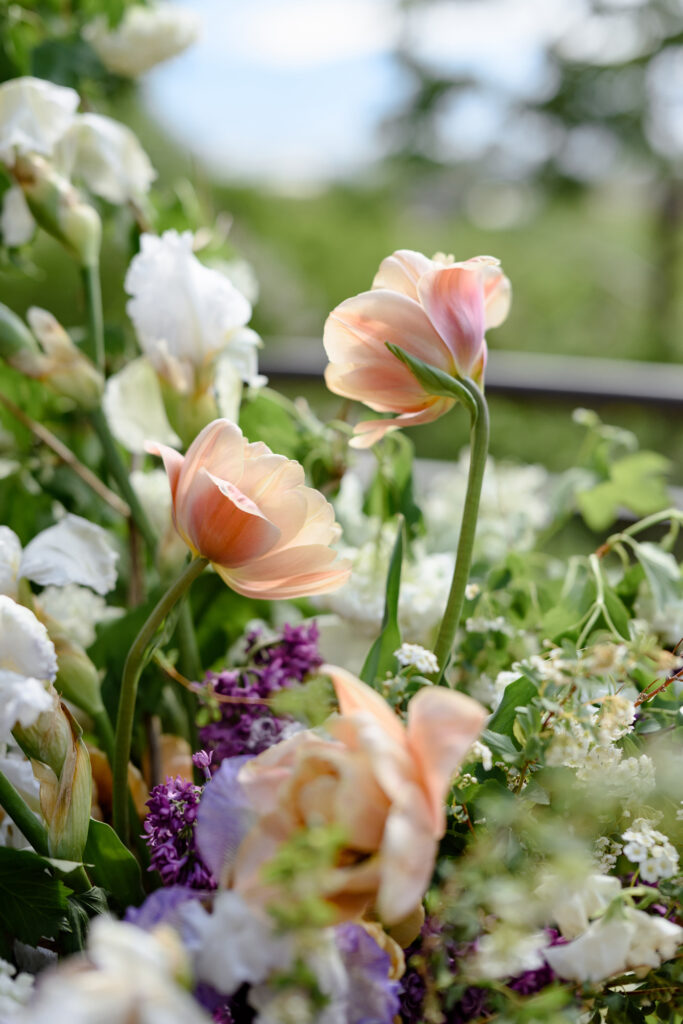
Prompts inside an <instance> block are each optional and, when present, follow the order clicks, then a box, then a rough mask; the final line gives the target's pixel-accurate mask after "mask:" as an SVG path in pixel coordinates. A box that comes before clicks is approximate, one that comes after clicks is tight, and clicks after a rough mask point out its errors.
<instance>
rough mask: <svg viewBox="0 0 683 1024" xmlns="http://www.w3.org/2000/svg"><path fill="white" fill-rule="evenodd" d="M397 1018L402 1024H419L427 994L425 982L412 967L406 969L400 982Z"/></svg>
mask: <svg viewBox="0 0 683 1024" xmlns="http://www.w3.org/2000/svg"><path fill="white" fill-rule="evenodd" d="M400 986H401V987H400V990H399V1016H400V1018H401V1020H402V1021H403V1022H404V1024H419V1021H421V1020H422V1004H423V1003H424V998H425V995H426V994H427V986H426V984H425V980H424V978H423V977H422V975H421V974H420V972H419V971H417V970H416V969H415V968H414V967H408V968H407V969H406V972H405V974H404V975H403V977H402V978H401V981H400Z"/></svg>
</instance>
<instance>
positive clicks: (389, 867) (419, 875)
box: [376, 784, 437, 924]
mask: <svg viewBox="0 0 683 1024" xmlns="http://www.w3.org/2000/svg"><path fill="white" fill-rule="evenodd" d="M436 849H437V844H436V840H435V838H434V836H433V834H432V833H431V832H430V829H429V813H428V810H427V808H426V805H425V800H424V796H423V794H422V792H421V791H420V789H419V788H418V787H417V786H415V785H413V786H411V785H410V784H406V786H405V789H404V793H403V799H402V801H401V804H400V805H398V806H394V807H393V808H392V810H391V812H390V814H389V817H388V819H387V823H386V826H385V829H384V836H383V838H382V846H381V849H380V863H381V865H382V878H381V882H380V885H379V891H378V893H377V904H376V905H377V912H378V914H379V917H380V920H381V921H382V922H383V923H384V924H395V923H396V922H398V921H402V920H403V918H405V917H407V916H408V915H409V914H410V913H412V911H414V910H415V908H416V907H418V906H419V905H420V903H421V902H422V897H423V895H424V893H425V890H426V888H427V886H428V885H429V880H430V878H431V877H432V872H433V870H434V861H435V858H436Z"/></svg>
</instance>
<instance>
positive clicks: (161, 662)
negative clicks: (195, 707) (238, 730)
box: [154, 651, 273, 707]
mask: <svg viewBox="0 0 683 1024" xmlns="http://www.w3.org/2000/svg"><path fill="white" fill-rule="evenodd" d="M154 660H155V661H156V663H157V665H158V666H159V668H160V669H161V670H162V672H165V673H166V675H167V676H168V677H169V678H170V679H173V681H174V682H176V683H180V685H181V686H184V687H185V689H186V690H190V691H191V692H192V693H194V694H197V696H198V697H201V693H199V692H198V691H197V690H196V688H195V685H194V683H192V682H190V680H189V679H187V678H186V677H185V676H184V675H182V673H181V672H179V671H178V669H177V668H176V667H175V665H172V664H171V663H170V661H167V660H166V659H165V658H164V656H163V655H162V654H159V652H158V651H156V652H155V654H154ZM210 699H211V700H215V701H217V702H218V703H219V704H262V705H265V706H266V707H268V706H269V705H270V704H272V703H273V702H272V700H271V699H270V698H269V697H247V696H246V695H245V696H244V697H231V696H228V695H227V694H225V693H216V692H215V691H214V692H212V693H211V696H210Z"/></svg>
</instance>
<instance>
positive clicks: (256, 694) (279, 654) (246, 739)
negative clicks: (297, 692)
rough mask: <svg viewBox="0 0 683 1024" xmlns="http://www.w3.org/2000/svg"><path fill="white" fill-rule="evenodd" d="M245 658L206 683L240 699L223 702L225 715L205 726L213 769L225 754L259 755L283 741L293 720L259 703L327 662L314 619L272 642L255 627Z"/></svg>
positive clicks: (212, 675) (288, 629) (202, 734)
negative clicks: (324, 661) (274, 712)
mask: <svg viewBox="0 0 683 1024" xmlns="http://www.w3.org/2000/svg"><path fill="white" fill-rule="evenodd" d="M246 656H247V664H246V665H244V666H243V667H241V668H236V669H227V670H225V671H224V672H218V673H214V672H209V673H207V675H206V679H205V681H204V685H205V686H206V685H208V686H209V688H210V690H211V691H212V692H213V693H214V694H216V695H218V696H223V697H231V698H237V700H235V701H234V702H221V703H220V718H219V719H218V720H217V721H213V722H209V723H208V724H207V725H205V726H203V727H202V728H201V729H200V733H199V735H200V738H201V741H202V744H203V746H204V747H205V748H206V749H207V750H209V751H213V755H214V756H213V761H212V764H211V769H212V771H215V770H216V768H218V766H219V765H220V763H221V761H223V760H224V759H225V758H226V757H238V756H240V755H243V754H260V753H261V752H262V751H263V750H267V748H268V747H271V746H272V745H273V744H274V743H277V742H278V741H279V740H280V739H281V737H282V734H283V732H284V731H285V729H286V728H287V727H288V725H290V723H291V719H290V718H288V717H286V716H278V715H275V714H273V712H272V711H271V710H270V708H269V707H268V706H267V705H266V704H260V703H258V701H259V700H263V699H264V698H268V697H271V696H272V695H273V694H274V693H277V691H278V690H281V689H283V687H286V686H290V685H291V684H292V683H297V682H302V681H303V680H304V679H305V678H306V676H307V675H308V674H309V673H310V672H313V671H314V670H315V669H316V668H318V666H319V665H321V664H322V658H321V657H320V654H319V652H318V629H317V626H316V624H315V623H314V622H313V623H311V624H310V625H301V626H290V625H285V626H284V628H283V630H282V635H281V637H280V638H279V639H277V640H275V641H274V642H272V643H261V641H260V634H259V631H258V630H254V631H253V632H251V633H249V634H248V635H247V647H246ZM200 696H201V694H200Z"/></svg>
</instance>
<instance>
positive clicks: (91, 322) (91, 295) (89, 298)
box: [81, 263, 105, 373]
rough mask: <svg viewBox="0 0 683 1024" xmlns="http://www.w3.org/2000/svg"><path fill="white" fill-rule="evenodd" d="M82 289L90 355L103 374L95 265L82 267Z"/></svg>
mask: <svg viewBox="0 0 683 1024" xmlns="http://www.w3.org/2000/svg"><path fill="white" fill-rule="evenodd" d="M81 273H82V276H83V287H84V289H85V299H86V305H87V307H88V333H89V335H90V347H91V355H92V358H93V361H94V363H95V366H96V367H97V369H98V370H99V371H100V373H104V358H105V355H104V316H103V313H102V287H101V285H100V268H99V265H98V264H97V263H95V264H94V265H93V266H90V267H83V268H82V270H81Z"/></svg>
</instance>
